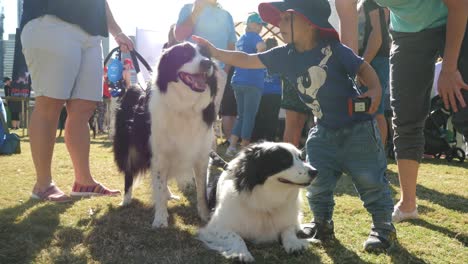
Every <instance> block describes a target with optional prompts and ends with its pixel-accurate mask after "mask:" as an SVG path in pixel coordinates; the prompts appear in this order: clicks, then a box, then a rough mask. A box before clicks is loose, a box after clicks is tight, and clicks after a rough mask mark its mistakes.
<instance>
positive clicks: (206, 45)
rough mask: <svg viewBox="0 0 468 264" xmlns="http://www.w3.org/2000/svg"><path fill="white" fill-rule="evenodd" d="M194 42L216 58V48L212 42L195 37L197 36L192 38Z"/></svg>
mask: <svg viewBox="0 0 468 264" xmlns="http://www.w3.org/2000/svg"><path fill="white" fill-rule="evenodd" d="M192 40H193V41H194V42H195V43H197V44H198V45H200V46H202V47H204V48H206V49H207V50H208V52H209V53H210V55H211V56H212V57H216V56H215V52H216V48H215V46H213V44H211V42H209V41H208V40H206V39H204V38H202V37H199V36H195V35H193V36H192Z"/></svg>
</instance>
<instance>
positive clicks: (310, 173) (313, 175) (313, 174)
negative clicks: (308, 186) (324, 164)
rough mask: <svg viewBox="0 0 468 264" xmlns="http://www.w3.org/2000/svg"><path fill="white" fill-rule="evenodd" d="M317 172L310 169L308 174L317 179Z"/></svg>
mask: <svg viewBox="0 0 468 264" xmlns="http://www.w3.org/2000/svg"><path fill="white" fill-rule="evenodd" d="M317 173H318V172H317V170H316V169H309V170H307V174H308V175H309V177H311V178H315V176H317Z"/></svg>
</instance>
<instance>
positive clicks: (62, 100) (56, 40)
mask: <svg viewBox="0 0 468 264" xmlns="http://www.w3.org/2000/svg"><path fill="white" fill-rule="evenodd" d="M23 10H24V11H23V12H24V13H23V17H22V22H21V27H22V34H21V40H22V45H23V53H24V55H25V58H26V62H27V65H28V69H29V72H30V73H31V78H32V86H33V89H34V92H35V96H36V103H35V108H34V112H33V114H32V118H31V123H30V126H29V129H30V130H29V134H30V142H31V153H32V158H33V162H34V166H35V169H36V176H37V180H36V184H35V186H34V188H33V193H32V198H35V199H40V200H49V201H56V202H65V201H70V196H68V195H66V194H65V193H64V192H62V191H61V190H60V189H59V188H58V187H57V186H55V185H54V183H53V181H52V172H51V162H52V154H53V149H54V144H55V135H56V128H57V121H58V118H59V115H60V111H61V109H62V107H63V105H64V104H65V105H66V108H67V113H68V117H67V122H66V126H65V139H66V140H65V143H66V146H67V149H68V152H69V154H70V157H71V160H72V163H73V168H74V174H75V182H74V186H73V188H72V192H71V193H70V195H71V196H90V195H118V194H119V193H120V191H116V190H110V189H108V188H106V187H104V186H103V185H102V184H100V183H99V182H96V181H95V180H94V178H93V177H92V175H91V172H90V168H89V151H90V138H89V127H88V120H89V118H90V117H91V115H92V113H93V112H94V109H95V108H96V103H97V102H98V101H101V100H102V78H103V77H102V74H103V72H102V71H103V70H102V69H103V67H102V47H101V39H102V37H107V36H108V33H109V32H110V33H111V34H112V35H113V36H114V38H115V40H116V42H117V43H118V44H119V46H120V47H121V49H122V50H123V51H124V52H128V51H129V50H132V49H133V43H132V41H131V40H130V39H129V38H128V37H127V36H126V35H125V34H123V33H122V31H121V28H120V27H119V26H118V24H117V23H116V22H115V20H114V18H113V16H112V13H111V11H110V9H109V6H108V4H107V1H106V0H80V1H76V0H61V1H57V0H47V1H37V0H25V1H24V6H23Z"/></svg>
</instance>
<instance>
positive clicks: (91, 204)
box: [0, 136, 468, 263]
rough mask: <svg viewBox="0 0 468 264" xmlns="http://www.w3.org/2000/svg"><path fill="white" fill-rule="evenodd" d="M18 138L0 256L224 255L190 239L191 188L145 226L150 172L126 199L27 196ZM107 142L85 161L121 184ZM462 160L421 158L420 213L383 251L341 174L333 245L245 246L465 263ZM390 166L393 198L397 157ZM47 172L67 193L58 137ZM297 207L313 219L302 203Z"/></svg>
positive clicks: (1, 164) (1, 163)
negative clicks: (370, 241) (160, 220)
mask: <svg viewBox="0 0 468 264" xmlns="http://www.w3.org/2000/svg"><path fill="white" fill-rule="evenodd" d="M21 147H22V154H20V155H13V156H0V180H1V185H0V263H230V261H227V260H224V259H223V258H222V257H221V256H220V255H218V254H217V253H215V252H213V251H209V250H207V249H206V248H205V247H204V246H203V245H202V244H201V243H200V242H199V241H198V240H196V239H195V234H196V232H197V228H198V227H199V226H200V225H201V224H202V223H201V222H200V220H199V219H198V217H197V213H196V208H195V206H194V204H193V203H192V201H195V197H194V195H193V193H192V194H189V195H188V197H186V196H184V195H183V194H181V193H178V194H180V195H182V197H183V198H182V199H181V201H177V202H175V201H170V202H169V214H170V221H169V225H170V227H169V228H167V229H157V230H154V229H152V228H151V222H152V218H153V207H152V205H151V191H150V188H149V183H150V180H149V177H147V178H145V179H144V181H143V183H142V184H141V185H140V186H139V187H138V188H137V189H136V190H135V192H134V197H135V200H134V202H133V203H132V204H131V205H130V206H128V207H119V205H118V204H119V203H120V200H121V198H120V197H114V198H103V197H100V198H91V199H82V200H77V201H75V202H74V203H69V204H54V203H49V202H42V203H40V202H36V201H32V200H30V199H29V196H30V192H31V189H32V186H33V184H34V180H35V174H34V167H33V164H32V160H31V154H30V149H29V142H28V138H27V137H25V138H23V140H22V146H21ZM111 150H112V149H111V144H110V143H109V141H108V140H107V139H106V137H104V136H100V137H98V138H97V139H95V140H92V147H91V169H92V172H93V174H94V175H95V178H96V179H97V180H98V181H101V182H103V183H105V184H106V185H108V186H109V187H112V188H120V189H122V188H123V176H122V175H120V174H119V173H118V172H117V170H116V167H115V165H114V162H113V156H112V152H111ZM467 168H468V163H467V162H465V163H464V164H459V163H454V162H452V163H447V162H446V161H444V160H440V161H439V160H425V161H424V162H423V164H422V166H421V169H420V175H419V180H418V189H417V191H418V196H419V201H418V204H419V209H420V214H421V219H420V220H415V221H411V222H406V223H400V224H396V227H397V232H398V239H399V244H398V245H397V246H396V247H395V248H394V249H393V250H391V251H390V252H389V253H388V254H380V255H375V254H369V253H366V252H364V251H362V243H363V242H364V241H365V240H366V238H367V234H368V232H369V227H370V217H369V215H368V214H367V212H366V211H365V209H364V208H363V206H362V203H361V201H360V200H359V198H358V197H357V195H356V192H355V191H354V188H353V186H352V184H351V181H350V180H349V178H348V177H343V178H342V179H341V180H340V182H339V185H338V187H337V192H336V208H335V215H334V220H335V229H336V237H337V241H336V242H335V243H334V244H332V245H330V246H327V247H322V246H315V245H311V246H310V248H309V249H308V250H307V251H306V252H305V253H303V254H301V255H287V254H286V253H284V250H283V249H282V248H281V246H280V245H279V244H278V243H273V244H266V245H253V244H248V247H249V249H250V250H251V252H252V253H253V255H254V257H255V258H256V260H257V263H321V262H323V263H468V249H467V243H468V238H467V237H468V228H467V226H468V225H467V221H468V217H467V212H468V193H467V187H466V186H467V184H468V170H467ZM388 169H389V171H388V175H389V177H390V180H391V183H392V189H393V193H394V198H395V199H398V198H399V187H398V181H397V176H396V166H395V164H394V163H391V164H390V165H389V168H388ZM53 173H54V180H55V182H56V183H57V184H58V185H59V186H60V187H61V188H62V189H63V190H64V191H66V192H69V191H70V189H71V185H72V183H73V169H72V166H71V161H70V159H69V156H68V153H67V151H66V147H65V144H64V143H63V140H62V139H58V142H57V144H56V146H55V153H54V160H53ZM174 186H175V185H173V188H172V189H173V190H176V188H175V187H174ZM176 193H177V190H176ZM304 213H305V220H310V218H311V215H310V212H309V210H308V207H307V205H304Z"/></svg>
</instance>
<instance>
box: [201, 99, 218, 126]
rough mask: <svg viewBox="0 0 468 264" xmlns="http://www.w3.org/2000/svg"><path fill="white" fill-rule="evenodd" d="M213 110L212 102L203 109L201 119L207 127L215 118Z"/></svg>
mask: <svg viewBox="0 0 468 264" xmlns="http://www.w3.org/2000/svg"><path fill="white" fill-rule="evenodd" d="M215 112H216V111H215V105H214V103H213V102H211V103H210V104H209V105H208V106H207V107H206V108H205V109H203V121H205V123H206V124H207V125H208V127H211V125H212V124H213V122H214V121H215V119H216V113H215Z"/></svg>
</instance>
